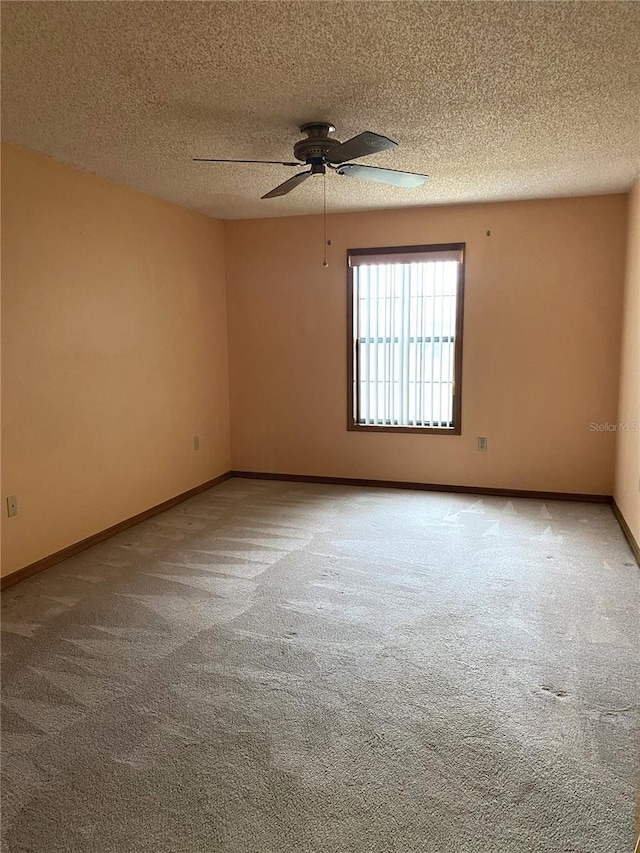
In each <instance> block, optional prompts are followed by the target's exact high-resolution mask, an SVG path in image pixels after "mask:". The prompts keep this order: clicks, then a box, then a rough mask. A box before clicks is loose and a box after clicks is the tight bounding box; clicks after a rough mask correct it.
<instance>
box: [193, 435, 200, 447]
mask: <svg viewBox="0 0 640 853" xmlns="http://www.w3.org/2000/svg"><path fill="white" fill-rule="evenodd" d="M193 449H194V450H200V436H199V435H194V436H193Z"/></svg>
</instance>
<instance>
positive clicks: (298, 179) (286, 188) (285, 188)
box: [262, 171, 311, 198]
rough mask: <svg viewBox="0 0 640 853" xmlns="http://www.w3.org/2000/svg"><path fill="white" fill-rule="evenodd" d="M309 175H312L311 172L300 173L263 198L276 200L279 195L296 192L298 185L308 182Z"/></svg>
mask: <svg viewBox="0 0 640 853" xmlns="http://www.w3.org/2000/svg"><path fill="white" fill-rule="evenodd" d="M309 175H311V171H309V172H300V173H299V174H297V175H294V176H293V177H292V178H289V180H288V181H285V182H284V183H283V184H279V185H278V186H277V187H276V188H275V189H273V190H271V192H268V193H267V194H266V195H263V196H262V198H276V197H277V196H279V195H286V194H287V193H290V192H291V190H295V188H296V187H297V186H298V184H301V183H302V182H303V181H306V180H307V178H308V177H309Z"/></svg>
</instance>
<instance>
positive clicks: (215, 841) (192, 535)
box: [2, 480, 640, 853]
mask: <svg viewBox="0 0 640 853" xmlns="http://www.w3.org/2000/svg"><path fill="white" fill-rule="evenodd" d="M639 581H640V572H639V570H638V567H637V565H636V564H635V563H634V560H633V558H632V556H631V553H630V551H629V549H628V547H627V545H626V543H625V541H624V539H623V537H622V534H621V532H620V530H619V528H618V526H617V523H616V522H615V520H614V518H613V515H612V513H611V510H610V508H609V507H607V506H601V505H589V504H579V503H562V502H549V503H547V504H544V503H542V502H541V501H535V500H507V499H504V498H491V497H483V498H478V499H476V498H474V497H468V496H463V495H452V494H436V493H428V492H411V491H399V490H398V491H396V490H388V489H355V488H346V487H345V488H342V487H331V486H316V485H306V484H304V485H302V484H292V483H278V482H266V481H244V480H231V481H228V482H227V483H224V484H222V485H220V486H218V487H216V488H215V489H212V490H210V491H209V492H206V493H203V494H201V495H199V496H198V497H195V498H192V499H191V500H189V501H188V502H186V503H184V504H181V505H180V506H178V507H176V508H175V509H172V510H170V511H169V512H166V513H164V514H163V515H161V516H157V517H156V518H154V519H152V520H150V521H147V522H145V523H144V524H141V525H139V526H138V527H136V528H133V529H132V530H130V531H128V532H126V533H123V534H121V535H119V536H118V537H116V538H113V539H111V540H109V541H108V542H106V543H103V544H102V545H99V546H97V547H95V548H93V549H92V550H91V551H87V552H85V553H83V554H81V555H79V556H77V557H75V558H73V559H70V560H68V561H66V562H65V563H62V564H60V565H58V566H56V567H54V568H52V569H49V570H48V571H46V572H44V573H43V574H41V575H38V576H36V577H34V578H33V579H31V580H29V581H26V582H24V583H21V584H19V585H17V586H15V587H13V588H12V589H10V590H9V591H8V592H7V593H6V594H5V595H4V598H3V621H2V632H3V633H2V637H3V647H2V657H3V681H4V695H3V705H2V710H3V716H2V726H3V765H2V770H3V799H4V815H3V824H2V830H3V846H2V850H3V851H4V853H23V851H24V853H26V851H29V853H62V851H64V853H76V851H78V853H80V851H82V853H147V851H148V853H532V851H536V853H542V851H544V853H547V851H548V853H623V851H627V850H629V851H630V850H632V849H633V840H634V839H633V835H634V831H633V822H634V799H635V789H636V778H635V774H636V767H637V735H638V731H639V714H638V706H639V702H640V660H639V658H640V655H639V642H638V638H639V616H638V613H639V610H640V608H639V604H640V583H639Z"/></svg>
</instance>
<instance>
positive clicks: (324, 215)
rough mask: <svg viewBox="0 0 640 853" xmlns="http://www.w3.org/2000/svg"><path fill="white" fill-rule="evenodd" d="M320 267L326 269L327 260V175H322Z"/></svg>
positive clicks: (324, 173)
mask: <svg viewBox="0 0 640 853" xmlns="http://www.w3.org/2000/svg"><path fill="white" fill-rule="evenodd" d="M322 266H323V267H328V266H329V261H328V260H327V173H326V171H325V172H323V174H322Z"/></svg>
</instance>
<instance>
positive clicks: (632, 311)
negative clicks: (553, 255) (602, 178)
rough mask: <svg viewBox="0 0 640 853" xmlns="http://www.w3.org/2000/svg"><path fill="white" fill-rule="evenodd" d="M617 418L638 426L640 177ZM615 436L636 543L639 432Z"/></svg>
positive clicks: (618, 483)
mask: <svg viewBox="0 0 640 853" xmlns="http://www.w3.org/2000/svg"><path fill="white" fill-rule="evenodd" d="M618 421H619V422H620V423H626V424H631V425H633V424H636V425H637V428H638V429H640V178H638V180H637V181H636V182H635V185H634V187H633V189H632V190H631V193H630V195H629V226H628V241H627V275H626V284H625V290H624V323H623V332H622V361H621V368H620V408H619V410H618ZM617 439H618V440H617V448H616V450H617V452H616V477H615V491H614V497H615V499H616V503H617V504H618V506H619V507H620V510H621V511H622V514H623V515H624V517H625V519H626V521H627V524H628V525H629V527H630V528H631V532H632V533H633V535H634V536H635V539H636V542H640V432H633V431H629V432H627V431H620V432H619V433H618V437H617Z"/></svg>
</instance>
